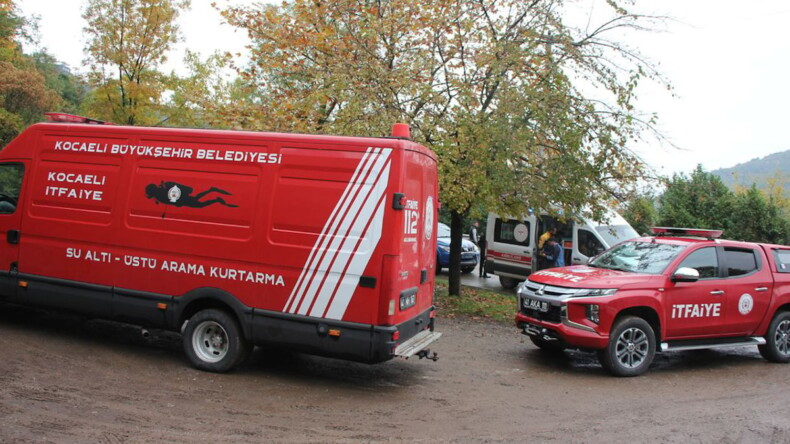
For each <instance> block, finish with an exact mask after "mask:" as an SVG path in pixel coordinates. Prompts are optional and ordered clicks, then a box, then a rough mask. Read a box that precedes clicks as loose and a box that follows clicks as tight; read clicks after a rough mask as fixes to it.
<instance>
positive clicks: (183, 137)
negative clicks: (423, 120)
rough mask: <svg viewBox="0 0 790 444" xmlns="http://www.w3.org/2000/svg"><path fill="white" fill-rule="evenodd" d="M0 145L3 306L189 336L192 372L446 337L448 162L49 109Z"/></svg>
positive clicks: (356, 145) (325, 140)
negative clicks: (284, 355)
mask: <svg viewBox="0 0 790 444" xmlns="http://www.w3.org/2000/svg"><path fill="white" fill-rule="evenodd" d="M49 118H50V120H51V121H50V122H48V123H40V124H36V125H33V126H31V127H30V128H28V129H27V130H25V131H24V132H23V133H22V134H20V135H19V136H18V137H17V138H16V139H14V140H13V141H12V142H11V143H10V144H9V145H8V146H6V147H5V148H4V149H3V150H2V151H0V234H1V235H3V236H4V238H5V239H6V242H5V245H4V247H3V248H1V249H0V300H4V301H7V302H12V303H17V304H26V305H31V306H37V307H44V308H50V309H62V310H69V311H72V312H76V313H80V314H84V315H87V316H90V317H97V318H106V319H111V320H117V321H121V322H127V323H132V324H136V325H142V326H150V327H156V328H163V329H170V330H173V331H180V332H182V334H183V338H184V349H185V351H186V354H187V356H188V357H189V359H190V361H191V362H192V364H193V365H195V366H196V367H198V368H200V369H203V370H209V371H217V372H223V371H227V370H230V369H231V368H233V367H234V366H235V365H237V364H238V363H240V362H241V361H242V360H243V359H244V358H245V357H246V356H247V355H248V354H249V352H250V350H251V348H252V347H253V345H274V346H278V347H286V348H290V349H293V350H297V351H303V352H307V353H313V354H319V355H325V356H331V357H337V358H344V359H349V360H356V361H361V362H367V363H376V362H381V361H385V360H388V359H391V358H392V357H394V356H403V357H409V356H413V355H419V356H421V357H422V356H427V353H428V351H427V348H426V347H427V346H428V345H429V344H430V343H432V342H433V341H435V340H436V339H437V338H438V337H439V336H440V333H438V332H434V316H433V313H434V307H433V303H432V298H433V284H434V275H435V272H434V270H433V267H435V264H436V237H435V227H436V220H437V200H436V199H437V188H438V185H437V172H436V171H437V170H436V157H435V155H434V154H433V153H432V152H431V151H430V150H428V149H426V148H424V147H422V146H420V145H418V144H416V143H414V142H412V141H410V140H409V131H408V127H407V126H405V125H401V124H396V125H395V126H394V128H393V137H388V138H362V137H333V136H319V135H298V134H276V133H254V132H241V131H215V130H194V129H172V128H141V127H128V126H116V125H107V124H102V122H98V121H94V120H90V119H85V118H81V117H77V116H70V115H61V114H52V115H49Z"/></svg>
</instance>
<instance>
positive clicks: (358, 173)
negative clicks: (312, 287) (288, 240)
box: [285, 148, 378, 313]
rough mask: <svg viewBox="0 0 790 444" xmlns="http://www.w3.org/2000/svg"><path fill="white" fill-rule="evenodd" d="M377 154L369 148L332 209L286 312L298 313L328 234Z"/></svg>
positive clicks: (334, 228)
mask: <svg viewBox="0 0 790 444" xmlns="http://www.w3.org/2000/svg"><path fill="white" fill-rule="evenodd" d="M376 154H378V150H377V149H375V148H368V149H367V151H366V152H365V154H364V155H363V157H362V160H361V161H360V162H359V165H357V168H356V169H355V170H354V174H352V175H351V180H350V181H349V183H348V185H346V189H345V190H344V191H343V194H342V195H341V197H340V200H338V203H337V204H336V205H335V208H334V209H332V213H331V214H330V216H329V219H327V222H326V223H325V224H324V227H323V229H322V230H321V234H320V235H319V237H318V239H317V240H316V243H315V245H314V246H313V249H312V250H311V251H310V255H309V256H308V258H307V262H306V263H305V266H304V267H303V268H302V273H301V274H300V276H299V280H298V281H297V283H296V285H295V286H294V288H293V290H292V291H291V295H290V297H289V298H288V302H286V304H285V311H286V312H288V313H294V312H295V311H296V307H297V306H298V305H299V302H301V299H302V297H304V285H306V284H307V283H308V282H309V281H310V279H311V276H313V275H314V274H315V273H316V271H317V270H316V267H315V266H316V264H317V263H318V262H315V261H316V260H318V261H320V260H321V258H320V256H322V255H324V254H326V248H325V245H326V242H328V241H329V239H330V236H328V234H329V233H330V232H334V231H335V230H336V227H337V223H338V221H339V220H340V218H338V215H341V214H343V213H344V212H345V211H346V210H347V208H348V205H349V204H350V202H351V199H350V197H351V196H354V195H355V193H356V190H357V189H358V188H359V187H360V185H361V184H360V180H359V177H365V172H366V171H367V170H368V169H369V168H371V167H372V165H373V160H374V159H375V157H376Z"/></svg>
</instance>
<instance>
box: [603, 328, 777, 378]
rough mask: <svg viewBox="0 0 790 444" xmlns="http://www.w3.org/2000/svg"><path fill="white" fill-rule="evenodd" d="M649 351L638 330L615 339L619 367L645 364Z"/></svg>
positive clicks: (630, 331)
mask: <svg viewBox="0 0 790 444" xmlns="http://www.w3.org/2000/svg"><path fill="white" fill-rule="evenodd" d="M788 326H789V327H790V325H788ZM649 350H650V341H649V340H648V338H647V334H646V333H645V332H644V331H642V330H640V329H638V328H628V329H626V330H624V331H623V332H622V333H620V337H618V338H617V346H616V348H615V354H616V356H617V361H618V362H619V363H620V365H622V366H623V367H627V368H635V367H639V366H640V365H642V363H643V362H645V358H647V353H648V351H649Z"/></svg>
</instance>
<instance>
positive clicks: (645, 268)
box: [588, 242, 686, 274]
mask: <svg viewBox="0 0 790 444" xmlns="http://www.w3.org/2000/svg"><path fill="white" fill-rule="evenodd" d="M685 248H686V246H685V245H670V244H657V243H653V242H623V243H622V244H619V245H616V246H615V247H614V248H612V249H610V250H607V251H605V252H603V253H601V255H600V256H598V257H596V258H595V259H593V260H592V261H590V263H589V264H588V265H589V266H591V267H596V268H606V269H609V270H620V271H630V272H632V273H645V274H661V273H662V272H663V271H664V269H665V268H667V265H669V263H670V262H672V260H673V259H675V258H676V257H677V255H678V254H680V252H681V251H683V249H685Z"/></svg>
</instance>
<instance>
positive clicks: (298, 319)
mask: <svg viewBox="0 0 790 444" xmlns="http://www.w3.org/2000/svg"><path fill="white" fill-rule="evenodd" d="M433 310H434V308H433V307H431V308H429V309H428V310H425V311H424V312H422V313H419V314H418V315H416V316H414V317H413V318H411V319H409V320H407V321H405V322H402V323H400V324H398V325H393V326H380V325H370V324H357V323H352V322H343V321H336V320H331V319H324V318H314V317H310V316H298V315H290V314H285V313H279V312H270V311H263V310H258V309H255V310H254V312H255V313H254V315H253V319H252V323H253V325H252V341H253V343H255V344H256V345H268V346H273V347H280V348H287V349H290V350H294V351H300V352H304V353H309V354H314V355H320V356H327V357H331V358H340V359H347V360H350V361H357V362H366V363H368V364H375V363H378V362H384V361H387V360H390V359H392V358H394V357H395V356H398V354H397V353H396V352H397V351H398V349H401V352H403V353H406V352H409V353H411V355H414V354H416V353H418V352H419V351H421V350H423V349H424V348H425V347H427V345H428V344H430V343H432V342H434V341H436V340H437V339H439V336H441V334H440V333H437V334H436V335H428V336H429V337H428V338H425V337H424V336H425V335H424V336H423V337H420V339H414V338H416V337H417V336H419V335H420V334H423V332H426V331H427V332H429V333H433V318H432V317H431V312H433ZM330 330H332V331H334V333H333V334H329V332H330ZM395 332H399V336H400V337H399V338H398V339H397V340H393V334H394V333H395ZM426 339H428V341H427V342H426ZM411 355H409V356H411Z"/></svg>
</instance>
